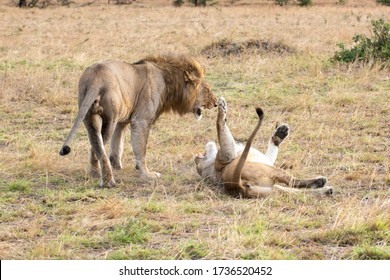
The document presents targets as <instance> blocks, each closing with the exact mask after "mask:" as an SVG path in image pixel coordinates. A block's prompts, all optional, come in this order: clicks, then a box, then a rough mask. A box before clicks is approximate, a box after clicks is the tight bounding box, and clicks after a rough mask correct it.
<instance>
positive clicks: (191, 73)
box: [60, 55, 216, 187]
mask: <svg viewBox="0 0 390 280" xmlns="http://www.w3.org/2000/svg"><path fill="white" fill-rule="evenodd" d="M204 75H205V71H204V68H203V67H202V66H201V65H200V64H199V62H198V61H196V60H195V59H194V58H192V57H189V56H184V55H183V56H174V55H163V56H150V57H146V58H144V59H142V60H140V61H138V62H136V63H134V64H128V63H124V62H120V61H102V62H98V63H96V64H94V65H92V66H90V67H88V68H87V69H86V70H85V71H84V73H83V75H82V76H81V78H80V81H79V113H78V115H77V117H76V120H75V123H74V125H73V127H72V130H71V132H70V133H69V135H68V137H67V139H66V140H65V143H64V145H63V147H62V149H61V151H60V154H61V155H66V154H68V153H69V152H70V147H69V144H70V142H71V141H72V140H73V138H74V136H75V134H76V131H77V128H78V126H79V125H80V123H81V122H84V124H85V126H86V128H87V130H88V136H89V140H90V142H91V146H92V149H91V158H90V163H91V173H92V174H93V175H99V174H100V178H101V181H100V186H102V187H103V186H105V187H111V186H114V185H115V180H114V177H113V174H112V168H115V169H121V168H122V163H121V157H122V154H123V145H124V143H123V135H124V132H125V131H126V128H127V127H128V125H129V124H130V126H131V143H132V146H133V152H134V155H135V160H136V168H137V169H138V170H139V172H140V175H141V177H143V178H146V179H150V178H155V177H156V176H159V173H157V172H150V171H149V169H148V168H147V166H146V162H145V155H146V146H147V139H148V134H149V129H150V126H151V125H152V124H153V123H154V122H155V121H156V120H157V119H158V117H159V116H160V115H161V114H162V113H164V112H169V111H173V112H174V113H177V114H179V115H183V114H186V113H191V112H192V113H194V114H195V116H197V117H198V118H200V117H201V109H202V108H207V109H210V108H212V107H215V106H216V97H215V96H214V94H213V93H212V92H211V90H210V86H209V85H208V84H207V82H206V81H205V80H204ZM109 141H110V142H111V144H110V148H111V151H110V156H109V159H108V157H107V155H106V151H105V149H104V144H105V143H107V142H109Z"/></svg>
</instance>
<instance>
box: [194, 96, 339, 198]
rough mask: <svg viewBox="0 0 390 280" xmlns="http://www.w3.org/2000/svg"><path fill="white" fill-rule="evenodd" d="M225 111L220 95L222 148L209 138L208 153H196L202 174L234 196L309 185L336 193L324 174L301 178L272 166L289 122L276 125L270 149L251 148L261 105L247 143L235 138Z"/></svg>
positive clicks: (295, 189) (320, 191)
mask: <svg viewBox="0 0 390 280" xmlns="http://www.w3.org/2000/svg"><path fill="white" fill-rule="evenodd" d="M226 113H227V104H226V101H225V99H223V98H219V100H218V118H217V132H218V141H219V145H220V149H219V150H218V148H217V145H216V143H214V142H209V143H207V145H206V152H205V154H203V155H198V156H196V157H195V163H196V169H197V171H198V173H199V175H200V176H202V177H203V178H209V179H211V180H212V181H213V182H216V183H222V184H223V186H224V188H225V190H226V191H227V192H228V193H230V194H232V195H234V196H241V197H247V198H257V197H261V196H266V195H269V194H270V193H271V192H272V191H273V190H278V191H284V192H291V193H296V192H302V190H300V188H305V189H308V188H309V189H310V192H312V193H316V194H325V195H331V194H332V193H333V188H332V187H329V186H327V187H325V184H326V178H325V177H318V178H313V179H306V180H300V179H297V178H295V177H293V176H291V175H290V174H288V173H287V172H286V171H284V170H282V169H280V168H277V167H274V166H273V165H274V163H275V160H276V157H277V155H278V150H279V145H280V144H281V143H282V142H283V140H284V139H286V138H287V136H288V133H289V127H288V125H286V124H282V125H280V126H278V127H277V128H276V130H275V131H274V133H273V134H272V136H271V139H270V141H269V145H268V149H267V152H266V153H265V154H263V153H261V152H259V151H258V150H256V149H254V148H251V145H252V142H253V139H254V137H255V135H256V133H257V131H258V130H259V128H260V126H261V123H262V120H263V111H262V109H260V108H257V109H256V113H257V115H258V118H259V121H258V124H257V126H256V127H255V129H254V131H253V132H252V134H251V135H250V137H249V139H248V142H247V143H246V145H245V147H243V146H242V145H239V144H236V142H235V141H234V139H233V136H232V134H231V133H230V130H229V128H228V126H227V124H226ZM280 184H284V185H287V186H290V187H292V188H288V187H284V186H281V185H280Z"/></svg>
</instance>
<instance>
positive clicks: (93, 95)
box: [60, 86, 100, 156]
mask: <svg viewBox="0 0 390 280" xmlns="http://www.w3.org/2000/svg"><path fill="white" fill-rule="evenodd" d="M84 90H86V91H87V92H86V94H85V97H84V100H83V102H82V103H81V106H80V108H79V112H78V114H77V117H76V120H75V122H74V124H73V126H72V129H71V131H70V133H69V134H68V137H67V138H66V140H65V142H64V145H62V148H61V150H60V155H61V156H65V155H67V154H69V153H70V150H71V149H70V147H69V145H70V143H71V142H72V140H73V138H74V137H75V136H76V132H77V129H78V127H79V126H80V124H81V122H82V121H83V120H84V118H85V116H86V115H87V113H88V110H89V109H90V108H91V106H92V104H93V102H95V100H96V99H97V97H98V96H99V93H100V88H99V87H95V86H90V87H89V88H87V89H84Z"/></svg>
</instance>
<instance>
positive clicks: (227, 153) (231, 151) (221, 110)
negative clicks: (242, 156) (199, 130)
mask: <svg viewBox="0 0 390 280" xmlns="http://www.w3.org/2000/svg"><path fill="white" fill-rule="evenodd" d="M226 114H227V103H226V101H225V99H224V98H223V97H220V98H218V117H217V133H218V142H219V145H220V149H219V151H218V154H217V161H218V162H219V163H221V164H222V165H226V164H229V163H230V162H231V161H232V160H233V159H234V158H235V157H236V142H235V141H234V138H233V135H232V134H231V132H230V130H229V127H228V126H227V120H226Z"/></svg>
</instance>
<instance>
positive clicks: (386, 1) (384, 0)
mask: <svg viewBox="0 0 390 280" xmlns="http://www.w3.org/2000/svg"><path fill="white" fill-rule="evenodd" d="M376 2H377V3H379V4H382V5H386V6H390V0H376Z"/></svg>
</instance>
